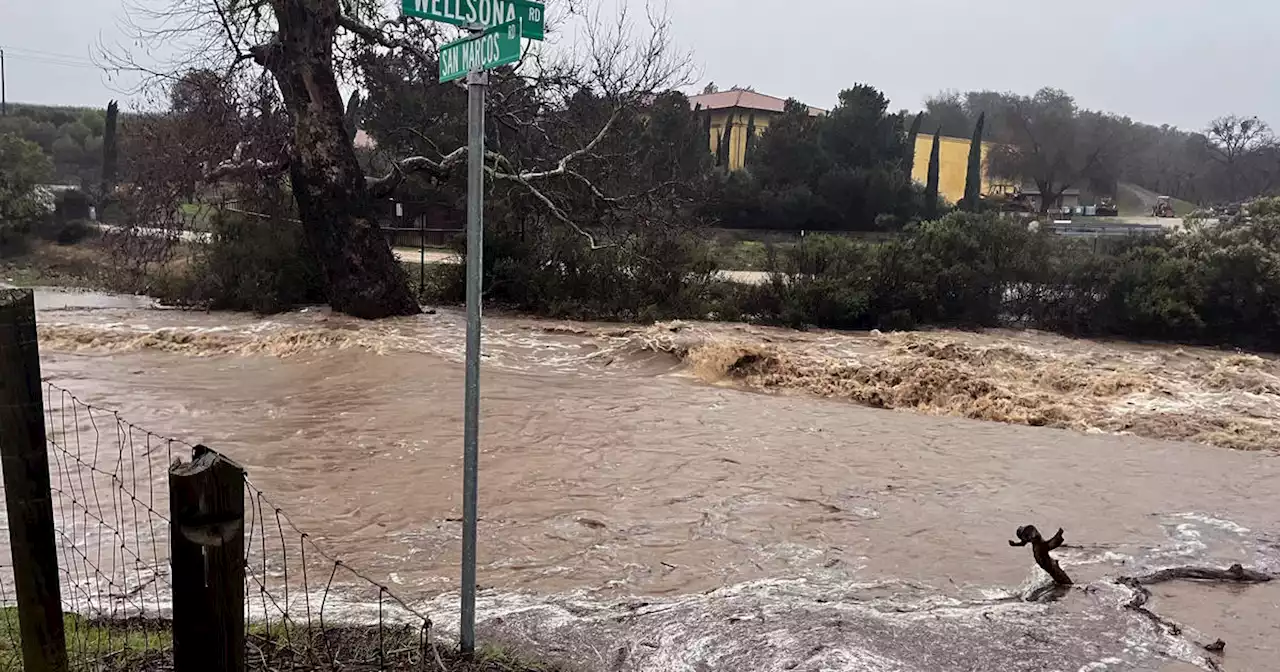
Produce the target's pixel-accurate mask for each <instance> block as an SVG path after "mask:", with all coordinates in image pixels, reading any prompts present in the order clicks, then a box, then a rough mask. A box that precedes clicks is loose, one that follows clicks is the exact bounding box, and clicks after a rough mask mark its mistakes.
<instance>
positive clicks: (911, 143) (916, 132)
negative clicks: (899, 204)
mask: <svg viewBox="0 0 1280 672" xmlns="http://www.w3.org/2000/svg"><path fill="white" fill-rule="evenodd" d="M923 123H924V112H921V113H920V114H917V115H916V118H915V120H913V121H912V122H911V130H910V131H908V132H907V160H906V161H904V162H903V167H905V168H906V169H907V179H908V180H910V179H911V173H912V171H914V170H915V168H916V138H918V137H920V126H921V124H923Z"/></svg>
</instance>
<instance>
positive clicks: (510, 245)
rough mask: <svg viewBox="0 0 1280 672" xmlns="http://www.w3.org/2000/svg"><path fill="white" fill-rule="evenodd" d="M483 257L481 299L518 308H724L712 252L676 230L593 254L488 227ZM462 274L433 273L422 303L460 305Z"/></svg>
mask: <svg viewBox="0 0 1280 672" xmlns="http://www.w3.org/2000/svg"><path fill="white" fill-rule="evenodd" d="M464 245H465V243H464ZM460 252H463V253H465V250H460ZM484 256H485V269H484V288H485V299H486V301H490V302H493V303H496V304H500V305H504V306H507V307H510V308H514V309H517V310H523V311H529V312H533V313H537V314H541V315H547V316H551V317H566V318H582V319H617V320H639V321H650V320H660V319H671V318H676V317H706V316H707V315H708V314H710V313H713V312H716V311H717V310H723V309H724V305H723V304H721V303H720V302H718V301H716V300H714V296H713V295H714V291H715V288H716V286H717V285H719V284H722V282H721V281H720V280H718V279H717V278H716V271H717V265H716V263H715V261H714V258H713V253H712V249H711V246H710V245H709V244H708V243H707V242H706V241H705V240H704V239H702V238H699V237H696V236H694V235H692V234H689V233H685V232H682V231H680V230H677V229H662V228H655V229H654V230H649V231H641V232H632V233H628V234H621V235H618V236H616V237H614V238H613V239H612V242H611V244H609V245H607V246H604V247H600V248H599V249H591V245H590V244H589V243H588V241H587V240H586V238H585V237H584V236H582V235H581V234H578V233H577V232H574V231H572V230H569V229H567V228H562V227H548V228H541V227H539V228H537V229H534V230H531V231H526V232H524V233H520V232H515V231H510V230H507V229H495V230H490V231H487V232H486V234H485V254H484ZM465 273H466V268H465V265H464V264H459V265H452V266H447V267H443V268H440V269H438V270H437V271H436V274H435V275H436V282H435V283H433V284H434V285H435V287H436V291H437V294H436V295H435V296H432V297H428V298H431V299H435V300H439V301H444V302H449V303H457V302H461V301H462V300H464V298H465Z"/></svg>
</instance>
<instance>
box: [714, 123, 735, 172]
mask: <svg viewBox="0 0 1280 672" xmlns="http://www.w3.org/2000/svg"><path fill="white" fill-rule="evenodd" d="M732 155H733V113H732V112H730V113H729V116H727V117H725V118H724V130H723V131H721V132H720V147H719V148H718V149H717V150H716V165H717V166H719V167H721V168H724V169H725V170H726V171H727V170H729V160H730V158H731V157H732Z"/></svg>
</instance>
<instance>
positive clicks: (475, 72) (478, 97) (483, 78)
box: [458, 62, 489, 656]
mask: <svg viewBox="0 0 1280 672" xmlns="http://www.w3.org/2000/svg"><path fill="white" fill-rule="evenodd" d="M488 85H489V73H488V72H485V71H484V70H483V69H482V67H481V65H480V63H479V62H477V63H476V64H475V65H474V66H473V67H472V68H471V72H470V74H469V75H468V76H467V365H466V398H465V401H464V411H463V428H462V443H463V458H462V521H463V522H462V623H461V626H460V627H459V630H460V631H461V641H460V642H459V647H458V648H459V649H461V651H462V654H463V655H466V656H469V655H471V654H473V653H475V650H476V517H477V501H476V500H477V488H478V485H477V482H476V481H477V476H478V475H479V471H480V465H479V462H480V292H481V289H482V286H481V282H482V279H483V277H484V98H485V89H486V88H488Z"/></svg>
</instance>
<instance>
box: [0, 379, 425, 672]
mask: <svg viewBox="0 0 1280 672" xmlns="http://www.w3.org/2000/svg"><path fill="white" fill-rule="evenodd" d="M43 401H44V406H45V432H46V441H47V445H48V457H49V470H50V481H51V485H50V497H51V499H52V502H53V512H54V519H55V541H56V545H57V550H58V565H59V566H58V571H59V575H60V577H61V581H60V584H61V589H62V602H63V604H62V607H63V612H64V613H65V614H66V617H65V621H66V637H67V648H68V656H69V659H70V664H71V667H72V669H92V670H102V669H111V670H126V669H127V670H151V669H172V658H171V656H172V638H171V635H170V630H169V622H168V619H169V617H170V616H171V614H172V602H171V601H172V591H173V583H172V577H171V576H170V571H171V570H170V552H169V551H170V546H169V533H170V532H169V531H170V515H169V493H168V473H169V468H170V467H171V466H172V465H173V464H174V463H175V461H176V460H178V459H183V458H185V459H191V451H195V450H196V446H195V445H193V444H191V443H188V442H185V441H182V440H179V439H175V438H171V437H167V436H162V435H160V434H156V433H154V432H151V431H149V430H146V429H144V428H142V427H139V426H137V425H135V424H133V423H131V422H129V421H127V420H125V419H123V418H122V417H121V416H120V414H119V413H118V412H116V411H113V410H109V409H105V408H102V407H99V406H95V405H93V404H89V403H86V402H85V401H83V400H81V399H80V398H78V397H76V396H75V395H74V394H72V393H71V392H70V391H69V390H67V389H64V388H62V387H59V386H57V385H54V384H52V383H46V384H45V387H44V399H43ZM201 448H202V449H203V447H201ZM244 485H245V502H244V504H245V521H244V529H243V533H244V562H245V605H244V608H245V618H246V654H245V655H246V664H247V667H248V668H249V669H252V670H257V669H262V670H302V669H308V670H315V669H332V670H338V669H342V670H365V669H368V670H375V669H376V670H408V669H423V668H424V666H426V665H428V664H431V663H434V664H435V665H436V666H438V667H439V669H442V670H443V669H446V666H445V665H444V663H443V661H442V659H441V656H440V654H439V652H438V651H437V650H436V648H435V645H434V643H433V642H432V639H431V635H432V633H431V619H430V618H429V617H428V616H426V615H425V614H424V613H422V612H421V611H418V610H416V609H414V608H413V607H412V606H410V605H409V603H407V602H405V601H404V600H403V599H401V598H400V597H398V596H396V595H395V594H394V593H393V592H392V591H391V590H390V589H389V588H388V587H387V586H386V585H385V584H384V583H382V582H379V581H377V580H375V579H373V578H371V577H369V576H368V575H366V574H364V573H362V572H360V571H359V570H357V569H356V568H354V567H351V566H350V565H348V564H346V563H345V562H344V561H343V560H342V559H341V558H340V557H338V556H335V555H332V554H330V553H329V552H328V551H326V550H325V549H323V548H321V547H320V546H319V545H318V544H316V543H315V541H314V540H313V539H312V538H311V536H310V535H309V534H308V533H307V532H305V531H303V530H302V529H300V528H299V527H298V525H296V524H295V523H294V522H293V520H292V519H291V518H290V517H289V515H288V514H287V513H286V512H285V511H284V509H283V508H282V507H281V506H279V505H278V504H277V503H276V502H275V501H273V500H272V499H271V498H269V497H268V496H267V494H266V493H264V492H263V491H262V490H261V489H260V488H259V487H258V486H257V485H256V484H255V483H254V482H252V481H251V480H249V478H248V476H247V475H246V476H245V483H244ZM7 560H8V558H7V557H3V558H0V563H3V564H0V607H3V609H0V621H3V623H0V670H9V669H14V670H18V669H21V668H22V660H21V644H20V636H19V628H18V617H17V611H16V609H15V608H14V605H15V604H16V594H15V590H14V588H13V583H12V582H13V570H12V566H11V565H10V564H9V563H8V562H7ZM166 665H167V666H168V667H167V668H166Z"/></svg>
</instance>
